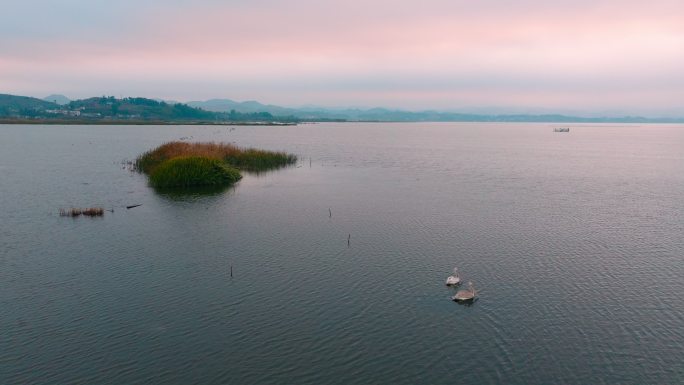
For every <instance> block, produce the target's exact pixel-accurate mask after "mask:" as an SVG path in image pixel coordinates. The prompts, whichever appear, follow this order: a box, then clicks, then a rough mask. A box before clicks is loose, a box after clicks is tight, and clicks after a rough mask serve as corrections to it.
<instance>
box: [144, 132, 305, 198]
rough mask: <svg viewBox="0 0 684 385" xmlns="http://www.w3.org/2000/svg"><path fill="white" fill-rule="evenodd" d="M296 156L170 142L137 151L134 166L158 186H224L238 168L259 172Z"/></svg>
mask: <svg viewBox="0 0 684 385" xmlns="http://www.w3.org/2000/svg"><path fill="white" fill-rule="evenodd" d="M296 162H297V156H296V155H292V154H287V153H285V152H275V151H266V150H260V149H255V148H241V147H237V146H234V145H232V144H225V143H187V142H169V143H165V144H162V145H161V146H159V147H157V148H155V149H153V150H151V151H148V152H146V153H144V154H142V155H140V156H139V157H138V158H137V159H136V160H135V164H134V166H135V169H136V170H137V171H138V172H142V173H144V174H146V175H147V176H148V177H149V181H150V185H152V186H153V187H157V188H167V187H193V186H227V185H231V184H234V183H235V182H237V181H239V180H240V179H241V178H242V174H240V171H241V170H242V171H249V172H259V171H267V170H273V169H276V168H280V167H285V166H288V165H292V164H294V163H296Z"/></svg>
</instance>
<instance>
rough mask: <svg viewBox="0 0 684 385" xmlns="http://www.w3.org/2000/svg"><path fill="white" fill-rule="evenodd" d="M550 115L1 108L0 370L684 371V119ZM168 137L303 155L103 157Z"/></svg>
mask: <svg viewBox="0 0 684 385" xmlns="http://www.w3.org/2000/svg"><path fill="white" fill-rule="evenodd" d="M552 127H553V126H551V125H548V124H423V123H420V124H418V123H416V124H413V123H411V124H318V125H302V126H297V127H236V128H234V129H231V128H228V127H217V126H213V127H206V126H205V127H193V126H171V127H165V126H158V127H157V126H123V127H99V126H0V134H1V135H2V136H1V139H0V207H1V209H2V210H1V214H0V215H1V216H2V220H1V221H0V384H192V383H196V384H371V383H377V384H390V383H391V384H454V383H459V384H503V383H505V384H540V385H541V384H578V385H579V384H682V383H684V364H682V362H683V361H682V357H684V126H681V125H680V126H676V125H644V126H611V125H603V126H588V125H587V126H583V125H575V126H571V132H570V133H567V134H565V133H553V132H552ZM182 137H187V138H190V140H192V141H200V140H201V141H226V142H236V143H237V144H238V145H243V146H258V147H261V148H267V149H273V150H285V151H288V152H292V153H295V154H298V155H299V157H300V163H299V164H298V165H297V166H295V167H291V168H288V169H284V170H280V171H276V172H270V173H266V174H261V175H246V176H245V178H243V180H242V181H240V182H239V183H238V184H237V186H236V187H234V188H230V189H227V190H224V191H214V192H211V193H203V194H200V193H197V194H185V195H179V194H174V193H157V192H155V191H154V190H152V189H150V188H149V187H147V185H146V180H145V178H144V177H143V176H141V175H138V174H136V173H132V172H130V171H128V170H126V169H125V168H124V167H123V166H122V164H121V163H122V161H124V160H127V159H133V158H135V157H136V156H137V155H138V154H140V153H141V152H143V151H145V150H148V149H151V148H153V147H155V146H157V145H159V144H161V143H163V142H165V141H169V140H174V139H179V138H182ZM132 204H142V206H140V207H137V208H135V209H131V210H126V209H125V206H127V205H132ZM72 206H76V207H85V206H103V207H105V208H112V209H113V210H114V212H113V213H109V212H108V213H106V215H105V216H104V217H103V218H95V219H91V218H76V219H72V218H61V217H59V216H58V215H57V212H58V209H59V208H60V207H65V208H68V207H72ZM329 210H330V211H331V212H332V217H330V215H329ZM348 237H351V238H350V242H349V244H348V243H347V240H348ZM231 266H232V267H233V277H232V278H231V276H230V269H231ZM454 266H458V267H459V268H460V270H461V272H462V275H463V276H464V277H465V279H467V280H472V281H473V282H474V283H475V285H476V287H477V288H478V289H480V298H479V300H478V301H477V302H475V303H474V304H473V305H472V306H463V305H459V304H456V303H454V302H452V301H450V296H451V295H453V289H449V288H447V287H445V286H444V280H445V278H446V276H447V275H449V273H450V271H451V269H452V268H453V267H454Z"/></svg>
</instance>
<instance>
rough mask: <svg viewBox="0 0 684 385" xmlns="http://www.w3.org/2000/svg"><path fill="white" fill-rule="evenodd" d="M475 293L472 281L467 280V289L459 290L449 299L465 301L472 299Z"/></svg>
mask: <svg viewBox="0 0 684 385" xmlns="http://www.w3.org/2000/svg"><path fill="white" fill-rule="evenodd" d="M476 295H477V292H476V291H475V287H474V286H473V283H472V282H468V289H467V290H459V291H458V292H457V293H456V295H455V296H453V297H452V298H451V299H453V300H454V301H456V302H466V301H472V300H474V299H475V296H476Z"/></svg>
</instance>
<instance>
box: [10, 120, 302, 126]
mask: <svg viewBox="0 0 684 385" xmlns="http://www.w3.org/2000/svg"><path fill="white" fill-rule="evenodd" d="M0 124H46V125H71V126H79V125H80V126H296V125H297V123H296V122H283V123H280V122H208V121H163V120H72V119H0Z"/></svg>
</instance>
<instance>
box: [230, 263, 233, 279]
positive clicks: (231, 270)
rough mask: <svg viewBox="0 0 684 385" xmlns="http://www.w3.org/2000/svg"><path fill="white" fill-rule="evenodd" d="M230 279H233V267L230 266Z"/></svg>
mask: <svg viewBox="0 0 684 385" xmlns="http://www.w3.org/2000/svg"><path fill="white" fill-rule="evenodd" d="M230 278H233V265H230Z"/></svg>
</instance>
